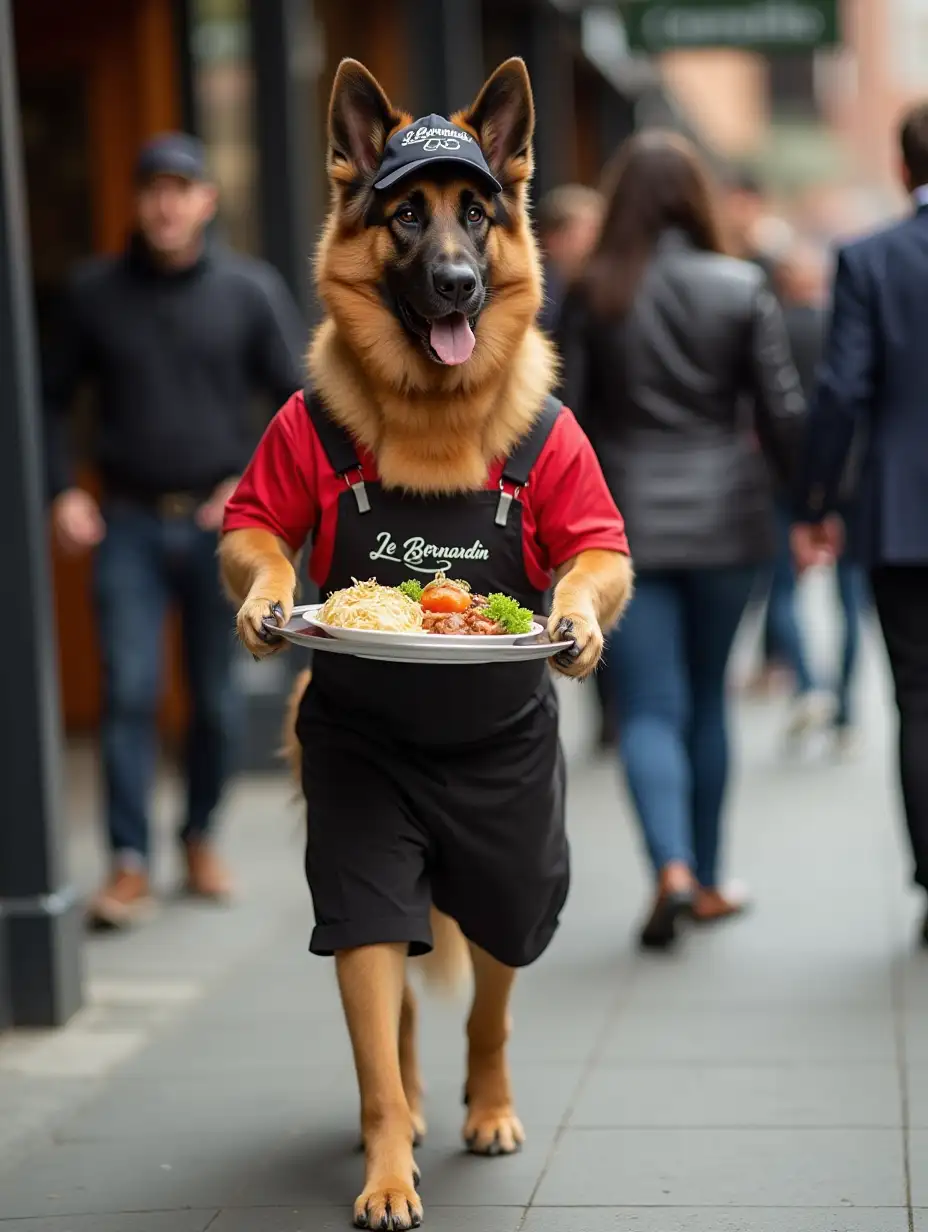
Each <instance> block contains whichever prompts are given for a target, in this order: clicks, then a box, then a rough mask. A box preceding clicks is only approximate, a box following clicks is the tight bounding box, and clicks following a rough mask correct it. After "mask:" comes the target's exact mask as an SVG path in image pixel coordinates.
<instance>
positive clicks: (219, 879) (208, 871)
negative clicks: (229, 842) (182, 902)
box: [183, 840, 234, 902]
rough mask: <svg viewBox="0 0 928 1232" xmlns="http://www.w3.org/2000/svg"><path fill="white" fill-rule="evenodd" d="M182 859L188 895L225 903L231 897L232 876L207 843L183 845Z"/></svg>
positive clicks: (187, 843) (193, 842) (195, 841)
mask: <svg viewBox="0 0 928 1232" xmlns="http://www.w3.org/2000/svg"><path fill="white" fill-rule="evenodd" d="M183 846H184V858H185V860H186V861H187V881H186V885H185V889H186V891H187V893H188V894H195V895H196V896H197V897H198V898H209V899H212V900H213V901H214V902H225V901H227V900H228V899H230V898H231V897H232V894H233V890H234V886H233V883H232V875H231V873H230V872H229V870H228V869H227V868H226V866H225V865H224V864H223V863H222V861H221V860H220V859H219V857H218V856H217V855H216V852H215V850H214V849H213V848H212V847H211V846H210V844H209V843H207V842H204V841H202V840H193V841H190V842H185V843H184V845H183Z"/></svg>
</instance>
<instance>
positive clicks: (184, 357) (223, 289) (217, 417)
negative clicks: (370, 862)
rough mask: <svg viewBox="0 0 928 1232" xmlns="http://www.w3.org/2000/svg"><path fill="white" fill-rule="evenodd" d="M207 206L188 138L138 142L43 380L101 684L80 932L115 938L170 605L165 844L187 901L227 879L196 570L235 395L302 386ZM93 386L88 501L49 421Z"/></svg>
mask: <svg viewBox="0 0 928 1232" xmlns="http://www.w3.org/2000/svg"><path fill="white" fill-rule="evenodd" d="M216 207H217V191H216V187H215V185H213V184H212V183H211V182H210V180H209V178H208V176H207V172H206V164H205V158H204V151H203V147H202V145H201V144H200V142H199V141H197V140H196V139H195V138H193V137H190V136H187V135H185V134H182V133H168V134H164V135H162V136H160V137H156V138H154V139H153V140H151V141H150V142H148V143H147V144H146V145H145V146H144V147H143V149H142V150H141V152H140V154H139V157H138V162H137V166H136V227H135V230H134V233H133V234H132V236H131V237H130V240H129V243H128V245H127V247H126V249H125V251H124V252H123V253H122V254H120V255H119V256H116V257H105V258H99V259H96V260H92V261H90V262H89V263H87V264H86V265H83V266H82V267H80V268H79V269H78V270H77V271H76V272H75V273H74V275H73V277H72V278H71V280H70V282H69V285H68V288H67V291H66V294H65V296H64V303H63V311H62V320H61V322H60V332H59V336H58V339H57V342H56V345H55V346H54V347H53V349H52V350H51V352H50V355H49V362H48V363H47V365H46V370H45V409H46V420H47V446H48V460H49V484H50V495H51V499H52V522H53V526H54V531H55V534H56V537H57V539H58V542H59V543H60V545H61V547H62V548H63V549H64V550H65V551H67V552H69V553H80V552H84V551H88V550H90V549H93V548H96V549H97V551H96V558H95V561H94V600H95V605H96V619H97V628H98V636H99V642H100V648H101V653H102V659H103V670H104V703H103V719H102V731H101V737H102V755H103V770H104V783H105V798H106V820H107V829H108V837H109V846H110V851H111V856H112V872H111V876H110V878H109V880H108V881H107V883H106V885H105V886H104V887H103V889H102V890H101V891H100V893H99V894H98V895H97V896H96V897H95V899H94V900H93V902H92V903H91V906H90V912H89V915H90V920H91V922H93V923H95V924H98V925H105V926H110V927H119V926H122V925H124V924H128V923H130V922H132V921H133V920H134V919H136V918H137V917H138V916H139V915H140V913H141V912H142V910H143V909H144V908H145V907H146V906H147V904H148V902H149V879H148V862H149V814H148V808H149V799H150V794H151V787H152V780H153V776H154V770H155V762H156V757H157V751H158V740H157V721H156V720H157V709H158V704H159V700H160V694H161V689H162V681H163V664H162V647H163V642H164V622H165V617H166V615H167V611H168V608H169V607H172V606H177V607H178V608H179V610H180V616H181V620H182V626H183V634H184V644H185V660H186V669H187V676H188V682H189V686H190V696H191V719H190V727H189V732H188V749H187V758H186V775H187V788H186V801H185V807H184V813H183V816H182V820H181V828H180V841H181V849H182V852H183V855H184V860H185V869H186V879H187V887H188V889H189V890H190V891H191V892H193V893H195V894H198V895H201V896H204V897H208V898H213V899H220V898H224V897H226V896H227V894H228V893H229V891H230V889H231V886H230V879H229V876H228V874H227V872H226V870H225V869H224V868H223V866H222V865H221V863H220V862H219V859H218V857H217V856H216V853H215V851H214V850H213V847H212V845H211V843H210V832H211V822H212V818H213V814H214V811H215V809H216V805H217V804H218V802H219V798H220V794H221V790H222V786H223V782H224V780H225V778H226V775H227V771H228V767H229V752H230V735H231V732H230V725H231V721H232V718H233V716H232V714H231V707H232V705H233V700H234V699H233V695H232V689H231V665H232V652H233V639H232V631H231V629H230V625H229V615H228V608H227V605H226V601H225V599H224V597H223V596H222V594H221V590H220V584H219V575H218V568H217V563H216V544H217V533H218V530H219V527H220V525H221V523H222V517H223V512H224V509H225V503H226V500H227V499H228V497H229V496H230V494H231V493H232V491H233V490H234V488H235V484H236V481H237V476H238V475H239V474H240V473H241V471H242V470H243V469H244V466H245V464H246V462H247V461H248V458H249V456H250V453H251V450H252V448H253V445H254V441H255V437H256V435H257V432H258V429H259V425H253V424H252V422H251V419H252V410H251V403H252V397H253V395H254V394H257V393H260V394H265V395H267V396H268V397H269V398H270V399H272V400H273V404H274V405H278V404H279V403H280V402H281V401H282V400H285V399H286V398H288V397H289V396H290V395H291V394H292V393H293V390H294V389H296V388H298V387H299V386H300V385H301V384H302V359H301V352H302V350H303V346H304V342H305V327H304V324H303V322H302V320H301V319H300V314H299V312H298V311H297V309H296V306H295V304H294V303H293V301H292V299H291V297H290V295H289V293H288V291H287V289H286V287H285V285H284V283H283V280H282V279H281V278H280V276H279V275H278V274H277V273H276V271H274V270H273V269H272V268H271V267H270V266H268V265H267V264H265V263H263V262H260V261H256V260H252V259H250V258H246V257H243V256H240V255H238V254H235V253H232V252H230V251H229V250H227V249H225V248H224V247H222V246H221V245H219V244H218V243H215V242H212V241H208V239H207V234H206V232H207V228H208V225H209V223H210V222H211V220H212V219H213V217H214V215H215V213H216ZM85 380H89V381H90V382H92V384H93V386H94V387H95V393H96V395H97V398H96V404H95V408H96V412H97V413H96V416H95V432H94V443H95V449H94V456H93V461H94V464H95V469H96V471H97V473H98V475H99V478H100V481H101V488H102V498H101V501H100V503H99V504H98V503H97V501H96V500H95V499H94V497H93V496H91V495H90V493H89V492H87V491H85V490H84V489H82V488H81V487H79V486H77V485H76V482H75V478H74V467H73V463H74V458H73V453H72V450H71V449H70V448H69V445H68V434H67V429H66V418H67V413H68V412H69V410H70V409H71V406H72V404H73V402H74V397H75V394H76V393H77V390H78V388H79V387H80V386H81V385H82V384H83V383H84V381H85Z"/></svg>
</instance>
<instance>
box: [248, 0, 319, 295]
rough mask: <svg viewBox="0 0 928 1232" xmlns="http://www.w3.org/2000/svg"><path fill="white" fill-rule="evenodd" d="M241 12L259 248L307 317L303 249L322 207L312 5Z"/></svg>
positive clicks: (269, 4) (284, 0)
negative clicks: (247, 44) (245, 27)
mask: <svg viewBox="0 0 928 1232" xmlns="http://www.w3.org/2000/svg"><path fill="white" fill-rule="evenodd" d="M249 14H250V21H251V54H252V61H253V64H254V71H255V84H256V89H255V145H256V148H257V151H258V164H259V169H260V174H259V198H260V200H259V209H260V213H261V230H262V241H263V249H264V256H265V257H267V259H268V260H269V261H270V262H271V263H272V264H274V265H276V266H277V268H278V269H279V270H280V272H281V274H282V275H283V276H284V278H285V279H286V280H287V283H288V285H289V287H290V290H291V291H292V292H293V295H294V297H295V299H296V301H297V303H298V304H299V305H300V307H301V308H302V309H304V311H305V312H306V314H307V316H308V317H309V318H315V317H316V316H317V314H318V310H317V308H316V305H315V302H314V296H313V293H312V289H311V282H310V266H309V256H310V250H311V248H312V244H313V237H314V236H315V235H316V234H317V232H318V229H319V224H320V223H321V219H322V211H323V208H324V201H323V199H322V196H321V191H320V188H321V181H322V179H323V178H324V177H322V176H321V175H320V173H319V168H320V167H322V166H323V158H324V155H323V153H322V151H320V150H316V149H315V145H316V142H315V141H314V138H315V136H316V131H317V130H318V129H319V126H318V125H313V124H312V122H311V119H312V111H313V108H314V107H315V105H316V94H317V92H316V90H315V82H316V77H317V76H318V72H319V69H320V66H321V53H320V48H319V39H318V35H317V30H316V25H315V18H314V14H313V6H312V4H311V3H310V0H252V2H251V5H250V9H249ZM309 168H312V169H313V175H312V177H311V176H310V175H309V173H308V169H309Z"/></svg>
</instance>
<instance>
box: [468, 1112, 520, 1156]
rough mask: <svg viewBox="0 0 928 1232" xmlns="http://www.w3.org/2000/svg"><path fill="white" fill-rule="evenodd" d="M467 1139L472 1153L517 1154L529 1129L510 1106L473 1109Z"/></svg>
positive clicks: (469, 1116) (469, 1117) (469, 1114)
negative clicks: (523, 1125) (526, 1128)
mask: <svg viewBox="0 0 928 1232" xmlns="http://www.w3.org/2000/svg"><path fill="white" fill-rule="evenodd" d="M464 1142H465V1144H466V1146H467V1149H468V1150H469V1151H470V1153H471V1154H472V1155H513V1154H515V1152H516V1151H518V1150H519V1149H520V1147H521V1146H522V1144H523V1143H524V1142H525V1130H524V1129H523V1128H522V1122H521V1121H520V1120H519V1118H518V1117H517V1116H516V1114H515V1113H514V1112H513V1110H512V1109H511V1108H509V1107H503V1108H471V1109H469V1111H468V1114H467V1120H466V1122H465V1124H464Z"/></svg>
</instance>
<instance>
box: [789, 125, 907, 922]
mask: <svg viewBox="0 0 928 1232" xmlns="http://www.w3.org/2000/svg"><path fill="white" fill-rule="evenodd" d="M900 137H901V151H902V177H903V180H904V182H905V185H906V188H907V189H908V191H909V192H910V193H911V195H912V200H913V211H912V214H911V216H910V217H908V218H906V219H904V220H903V221H902V222H899V223H896V224H895V225H894V226H891V227H889V228H887V229H885V230H881V231H878V232H876V233H875V234H872V235H869V236H866V237H864V238H863V239H859V240H856V241H855V242H853V243H849V244H847V245H845V246H844V247H842V248H841V249H840V250H839V253H838V263H837V270H836V273H835V281H834V290H833V296H832V316H831V324H830V327H829V331H828V339H827V343H826V349H825V358H824V362H823V365H822V369H821V375H820V378H819V381H818V383H817V386H816V392H815V396H814V398H813V401H812V408H811V414H810V418H809V427H808V433H807V436H806V446H805V450H804V458H803V464H802V467H801V469H800V480H799V487H798V499H797V525H796V526H795V527H794V529H793V544H794V548H795V551H796V558H797V562H798V563H799V565H800V567H803V568H805V567H808V566H811V565H815V564H819V563H822V562H827V561H831V560H833V559H835V558H836V557H837V556H839V555H840V554H841V549H842V546H843V541H844V540H845V539H846V541H847V543H848V545H849V546H850V548H851V550H852V551H854V552H855V553H856V554H858V558H859V559H860V560H861V561H863V562H864V563H865V564H866V565H867V567H868V569H869V572H870V582H871V588H872V593H873V597H874V600H875V604H876V609H877V614H878V616H879V620H880V624H881V626H882V629H883V637H884V639H885V642H886V648H887V651H888V653H889V663H890V668H891V670H892V675H893V681H894V684H895V692H896V705H897V707H898V711H899V757H900V774H901V780H902V795H903V800H904V803H905V814H906V821H907V823H908V831H909V838H910V841H911V845H912V854H913V857H914V875H915V882H916V884H917V885H918V886H920V887H921V888H922V889H923V890H924V891H926V892H928V757H926V756H925V750H926V748H928V467H926V458H928V415H926V412H925V390H926V389H928V347H926V345H925V336H926V331H928V102H925V103H922V104H921V105H919V106H917V107H915V108H913V109H912V110H911V111H909V113H908V114H907V115H906V117H905V119H904V121H903V123H902V127H901V131H900ZM855 448H856V449H858V450H859V452H860V465H859V478H858V481H857V486H856V494H855V501H854V510H853V517H852V518H851V519H850V521H849V522H848V523H847V524H846V526H845V527H843V528H842V521H841V519H840V517H839V516H838V512H839V510H840V507H841V503H842V483H843V482H844V480H845V477H846V474H847V468H848V460H849V458H851V457H852V456H853V453H854V450H855ZM922 938H923V940H924V942H925V943H926V944H928V915H926V917H925V921H924V924H923V926H922Z"/></svg>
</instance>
